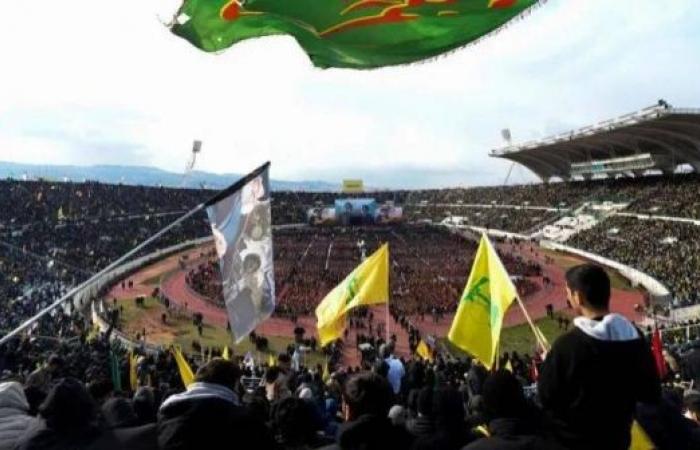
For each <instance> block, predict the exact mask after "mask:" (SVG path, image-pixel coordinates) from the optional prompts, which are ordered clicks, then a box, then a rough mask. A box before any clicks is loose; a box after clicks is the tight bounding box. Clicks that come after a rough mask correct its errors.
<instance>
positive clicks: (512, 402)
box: [482, 369, 527, 420]
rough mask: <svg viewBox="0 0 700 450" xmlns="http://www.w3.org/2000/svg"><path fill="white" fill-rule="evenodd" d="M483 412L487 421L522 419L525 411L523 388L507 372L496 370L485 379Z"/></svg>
mask: <svg viewBox="0 0 700 450" xmlns="http://www.w3.org/2000/svg"><path fill="white" fill-rule="evenodd" d="M482 395H483V401H484V405H483V406H484V412H485V414H486V416H487V417H488V419H489V420H493V419H500V418H522V417H523V416H524V414H525V412H526V409H527V401H526V400H525V394H524V393H523V387H522V386H521V385H520V383H519V382H518V380H517V379H516V378H515V376H514V375H513V374H512V373H510V372H508V371H507V370H502V369H501V370H498V371H496V372H494V373H492V374H491V375H489V376H488V378H486V381H484V387H483V394H482Z"/></svg>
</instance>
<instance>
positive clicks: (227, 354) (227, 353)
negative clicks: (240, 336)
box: [221, 345, 231, 361]
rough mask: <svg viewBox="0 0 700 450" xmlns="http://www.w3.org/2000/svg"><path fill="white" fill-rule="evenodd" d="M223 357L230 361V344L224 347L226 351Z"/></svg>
mask: <svg viewBox="0 0 700 450" xmlns="http://www.w3.org/2000/svg"><path fill="white" fill-rule="evenodd" d="M221 357H222V358H224V359H225V360H226V361H229V360H230V359H231V355H230V354H229V349H228V345H227V346H225V347H224V351H223V353H222V354H221Z"/></svg>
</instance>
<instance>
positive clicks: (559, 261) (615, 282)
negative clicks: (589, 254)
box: [540, 249, 637, 291]
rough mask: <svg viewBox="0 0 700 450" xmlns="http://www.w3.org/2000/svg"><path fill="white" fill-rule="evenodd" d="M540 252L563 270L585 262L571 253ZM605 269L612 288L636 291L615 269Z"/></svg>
mask: <svg viewBox="0 0 700 450" xmlns="http://www.w3.org/2000/svg"><path fill="white" fill-rule="evenodd" d="M540 251H541V252H542V253H544V254H545V255H547V256H549V257H551V258H553V259H554V264H555V265H556V266H558V267H561V268H562V269H564V270H568V269H570V268H571V267H573V266H577V265H579V264H583V263H584V262H586V260H585V259H583V258H579V257H577V256H571V255H564V254H562V253H559V252H555V251H552V250H546V249H540ZM605 271H606V272H607V273H608V276H609V277H610V285H611V286H612V287H613V289H619V290H621V291H636V290H637V289H635V288H634V287H632V286H631V285H630V283H629V281H628V280H627V278H625V277H623V276H622V275H620V274H619V273H618V272H617V271H615V270H612V269H608V268H605Z"/></svg>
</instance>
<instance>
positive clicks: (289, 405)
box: [272, 397, 316, 446]
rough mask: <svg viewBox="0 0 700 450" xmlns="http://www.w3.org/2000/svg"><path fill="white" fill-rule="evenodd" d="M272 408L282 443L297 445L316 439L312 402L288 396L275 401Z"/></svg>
mask: <svg viewBox="0 0 700 450" xmlns="http://www.w3.org/2000/svg"><path fill="white" fill-rule="evenodd" d="M272 409H273V412H272V422H273V425H274V428H275V429H276V430H277V431H278V433H279V434H278V440H279V441H280V442H281V443H282V444H285V445H295V446H296V445H302V444H310V443H312V442H313V441H314V437H315V433H316V430H315V426H314V425H315V423H316V420H315V417H314V414H313V411H312V409H311V405H310V404H308V403H307V402H305V401H304V400H300V399H298V398H295V397H288V398H285V399H283V400H280V401H279V402H278V403H275V404H274V405H273V407H272Z"/></svg>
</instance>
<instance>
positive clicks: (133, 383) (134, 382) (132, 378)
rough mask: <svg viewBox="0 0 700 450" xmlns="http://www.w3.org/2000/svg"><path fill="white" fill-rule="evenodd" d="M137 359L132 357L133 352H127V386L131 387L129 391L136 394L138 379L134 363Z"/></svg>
mask: <svg viewBox="0 0 700 450" xmlns="http://www.w3.org/2000/svg"><path fill="white" fill-rule="evenodd" d="M137 360H138V358H137V357H136V355H134V351H133V350H132V351H130V352H129V384H130V385H131V391H132V392H136V389H138V388H139V377H138V375H137V373H136V361H137Z"/></svg>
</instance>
